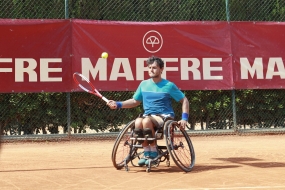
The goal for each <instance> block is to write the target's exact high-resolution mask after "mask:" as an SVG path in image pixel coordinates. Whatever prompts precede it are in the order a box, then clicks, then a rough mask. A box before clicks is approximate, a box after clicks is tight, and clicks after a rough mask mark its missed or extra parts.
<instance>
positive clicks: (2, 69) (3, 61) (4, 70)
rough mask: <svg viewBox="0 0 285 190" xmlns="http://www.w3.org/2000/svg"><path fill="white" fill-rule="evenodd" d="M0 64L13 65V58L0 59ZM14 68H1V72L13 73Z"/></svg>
mask: <svg viewBox="0 0 285 190" xmlns="http://www.w3.org/2000/svg"><path fill="white" fill-rule="evenodd" d="M0 63H12V58H0ZM12 71H13V70H12V68H0V72H3V73H4V72H12Z"/></svg>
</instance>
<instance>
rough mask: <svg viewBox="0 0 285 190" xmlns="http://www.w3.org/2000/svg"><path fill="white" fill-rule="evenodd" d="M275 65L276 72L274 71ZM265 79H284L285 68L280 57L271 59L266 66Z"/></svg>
mask: <svg viewBox="0 0 285 190" xmlns="http://www.w3.org/2000/svg"><path fill="white" fill-rule="evenodd" d="M275 65H276V66H277V69H278V71H275ZM267 68H268V69H267V73H266V79H272V78H273V76H274V75H275V76H280V78H281V79H284V78H285V68H284V63H283V61H282V58H281V57H271V58H270V59H269V62H268V66H267Z"/></svg>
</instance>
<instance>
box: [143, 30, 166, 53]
mask: <svg viewBox="0 0 285 190" xmlns="http://www.w3.org/2000/svg"><path fill="white" fill-rule="evenodd" d="M142 43H143V47H144V49H145V50H146V51H148V52H150V53H156V52H158V51H159V50H160V49H161V47H162V45H163V39H162V36H161V34H160V33H159V32H157V31H155V30H150V31H148V32H147V33H145V35H144V37H143V40H142Z"/></svg>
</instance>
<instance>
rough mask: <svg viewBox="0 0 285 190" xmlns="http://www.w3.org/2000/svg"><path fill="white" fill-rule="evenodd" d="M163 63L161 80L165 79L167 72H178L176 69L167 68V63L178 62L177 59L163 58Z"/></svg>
mask: <svg viewBox="0 0 285 190" xmlns="http://www.w3.org/2000/svg"><path fill="white" fill-rule="evenodd" d="M163 61H164V69H163V72H162V75H161V76H162V78H165V79H167V77H166V72H167V71H178V67H167V62H178V58H163Z"/></svg>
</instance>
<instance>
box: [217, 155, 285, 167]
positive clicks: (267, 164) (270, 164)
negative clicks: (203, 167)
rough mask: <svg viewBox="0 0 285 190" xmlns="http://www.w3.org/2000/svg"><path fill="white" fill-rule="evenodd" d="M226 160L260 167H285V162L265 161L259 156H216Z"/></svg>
mask: <svg viewBox="0 0 285 190" xmlns="http://www.w3.org/2000/svg"><path fill="white" fill-rule="evenodd" d="M214 159H215V160H220V161H224V162H230V163H235V164H239V165H247V166H252V167H258V168H273V167H285V162H264V161H263V160H262V159H259V158H251V157H229V158H214Z"/></svg>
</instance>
